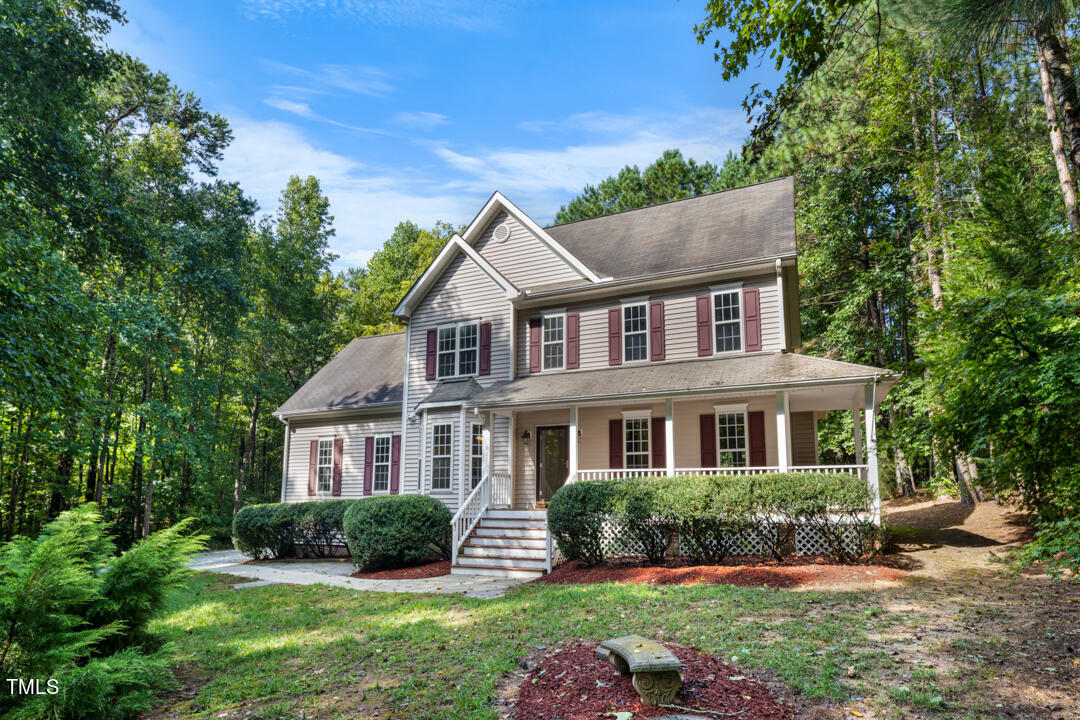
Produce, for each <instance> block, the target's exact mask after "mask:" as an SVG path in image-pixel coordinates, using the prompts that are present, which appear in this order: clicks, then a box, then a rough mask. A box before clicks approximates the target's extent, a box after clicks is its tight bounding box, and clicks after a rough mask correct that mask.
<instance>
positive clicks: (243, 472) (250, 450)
mask: <svg viewBox="0 0 1080 720" xmlns="http://www.w3.org/2000/svg"><path fill="white" fill-rule="evenodd" d="M264 370H266V351H265V350H262V351H261V352H260V354H259V372H258V374H257V375H256V376H255V382H256V388H255V397H254V399H253V400H252V403H251V419H250V421H249V422H248V432H247V442H246V444H245V445H244V452H243V454H242V455H241V457H240V472H239V473H237V475H236V486H235V487H234V488H233V515H234V516H235V515H236V513H238V512H240V506H241V505H242V504H243V503H244V480H245V478H246V476H247V473H248V470H249V469H250V468H251V465H252V462H253V461H254V459H255V432H256V430H257V429H258V426H259V410H260V408H261V407H262V391H261V389H260V388H261V385H262V375H263V371H264Z"/></svg>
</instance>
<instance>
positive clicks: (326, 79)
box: [263, 60, 394, 97]
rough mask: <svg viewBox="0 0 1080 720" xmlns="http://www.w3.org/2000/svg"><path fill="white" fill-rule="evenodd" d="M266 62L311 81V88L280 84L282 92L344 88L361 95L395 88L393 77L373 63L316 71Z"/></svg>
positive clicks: (327, 66)
mask: <svg viewBox="0 0 1080 720" xmlns="http://www.w3.org/2000/svg"><path fill="white" fill-rule="evenodd" d="M263 64H264V65H266V66H267V67H270V68H272V69H274V70H277V71H279V72H283V73H285V74H287V75H291V76H292V77H295V78H298V79H300V80H304V81H307V83H309V85H310V86H311V87H295V86H294V87H290V86H284V85H282V86H278V89H279V91H286V90H292V91H294V92H298V93H301V94H307V93H315V92H320V91H324V90H326V89H334V90H344V91H346V92H351V93H356V94H357V95H371V96H374V97H382V96H384V95H387V94H389V93H390V92H392V91H393V90H394V86H393V85H391V84H390V77H389V75H388V74H387V72H386V71H385V70H383V69H382V68H377V67H373V66H371V65H333V64H322V65H318V66H317V67H316V68H315V69H314V70H308V69H307V68H299V67H296V66H294V65H286V64H285V63H279V62H274V61H273V60H263Z"/></svg>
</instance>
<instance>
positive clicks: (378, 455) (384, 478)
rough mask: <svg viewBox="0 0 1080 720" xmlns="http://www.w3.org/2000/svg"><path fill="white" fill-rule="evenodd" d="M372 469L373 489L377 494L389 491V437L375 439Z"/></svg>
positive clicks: (382, 436) (383, 436)
mask: <svg viewBox="0 0 1080 720" xmlns="http://www.w3.org/2000/svg"><path fill="white" fill-rule="evenodd" d="M373 460H374V461H373V462H372V467H373V468H374V470H375V483H374V489H375V492H377V493H382V492H389V491H390V436H389V435H379V436H376V438H375V457H374V458H373Z"/></svg>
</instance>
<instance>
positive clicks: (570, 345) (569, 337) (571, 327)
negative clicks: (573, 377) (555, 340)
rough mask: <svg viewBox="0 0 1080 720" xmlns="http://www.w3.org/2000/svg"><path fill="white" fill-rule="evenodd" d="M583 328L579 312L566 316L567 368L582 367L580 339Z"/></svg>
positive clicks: (575, 368)
mask: <svg viewBox="0 0 1080 720" xmlns="http://www.w3.org/2000/svg"><path fill="white" fill-rule="evenodd" d="M580 329H581V317H580V316H579V315H578V314H577V313H569V314H568V315H567V316H566V369H567V370H577V369H578V367H580V357H579V356H580V354H581V350H580V345H581V342H580V340H579V339H578V337H579V335H580Z"/></svg>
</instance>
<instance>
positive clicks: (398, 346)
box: [277, 332, 405, 415]
mask: <svg viewBox="0 0 1080 720" xmlns="http://www.w3.org/2000/svg"><path fill="white" fill-rule="evenodd" d="M404 366H405V333H400V332H399V333H393V334H391V335H372V336H370V337H361V338H356V339H355V340H353V341H352V342H350V343H349V344H348V345H346V346H345V347H344V349H342V351H341V352H339V353H338V354H337V355H335V356H334V359H333V360H331V361H330V362H328V363H327V364H326V365H324V366H323V368H322V369H321V370H319V372H317V373H315V374H314V375H313V376H312V377H311V379H310V380H308V381H307V382H306V383H304V386H303V387H301V388H300V389H299V390H297V391H296V392H295V393H294V394H293V396H292V397H291V398H289V399H288V400H286V401H285V403H284V404H283V405H282V406H281V407H279V408H278V409H277V414H279V415H290V414H295V413H299V412H303V411H306V410H324V409H326V410H330V409H334V410H340V409H346V408H359V407H363V406H365V405H385V404H387V403H400V402H401V396H402V386H403V385H404V382H403V380H402V370H403V368H404Z"/></svg>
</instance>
